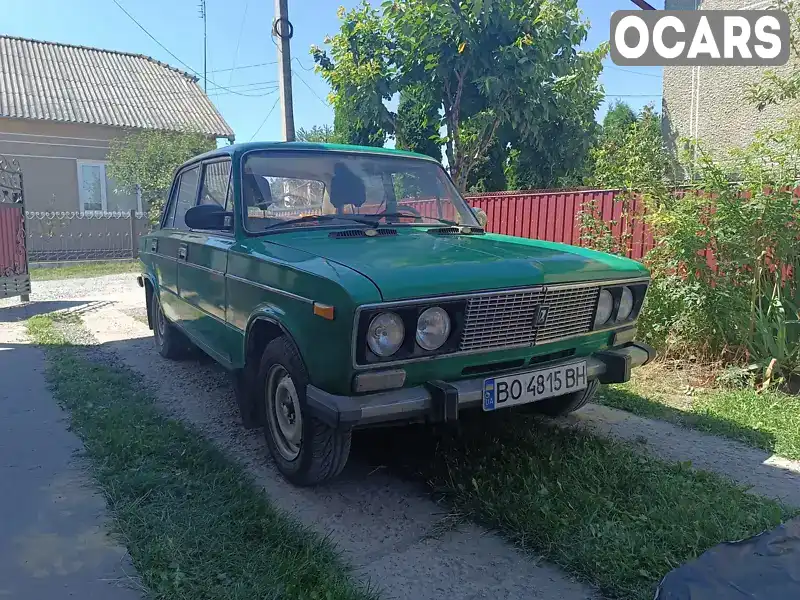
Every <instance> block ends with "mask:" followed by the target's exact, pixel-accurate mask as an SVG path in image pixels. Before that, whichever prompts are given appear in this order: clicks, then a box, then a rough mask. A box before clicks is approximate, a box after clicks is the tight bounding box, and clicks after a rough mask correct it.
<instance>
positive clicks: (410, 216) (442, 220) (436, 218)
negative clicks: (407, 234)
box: [378, 212, 459, 226]
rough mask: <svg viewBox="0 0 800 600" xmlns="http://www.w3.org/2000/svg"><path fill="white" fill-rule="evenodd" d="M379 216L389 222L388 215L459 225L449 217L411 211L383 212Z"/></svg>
mask: <svg viewBox="0 0 800 600" xmlns="http://www.w3.org/2000/svg"><path fill="white" fill-rule="evenodd" d="M378 216H379V217H380V218H384V217H387V220H386V222H387V223H388V222H389V220H388V217H392V218H403V217H405V218H406V219H417V220H419V219H431V220H433V221H436V222H437V223H444V224H445V225H456V226H458V225H459V224H458V223H456V222H455V221H449V220H447V219H440V218H439V217H429V216H422V215H415V214H412V213H409V212H396V213H381V214H380V215H378ZM423 225H424V223H423ZM430 225H433V223H430Z"/></svg>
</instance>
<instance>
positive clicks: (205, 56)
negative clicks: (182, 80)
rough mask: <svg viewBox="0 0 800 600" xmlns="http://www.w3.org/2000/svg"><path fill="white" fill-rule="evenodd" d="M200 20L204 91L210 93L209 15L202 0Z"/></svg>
mask: <svg viewBox="0 0 800 600" xmlns="http://www.w3.org/2000/svg"><path fill="white" fill-rule="evenodd" d="M200 18H201V19H203V91H204V92H205V93H208V14H207V13H206V0H200Z"/></svg>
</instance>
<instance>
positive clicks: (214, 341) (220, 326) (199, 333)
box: [175, 159, 235, 363]
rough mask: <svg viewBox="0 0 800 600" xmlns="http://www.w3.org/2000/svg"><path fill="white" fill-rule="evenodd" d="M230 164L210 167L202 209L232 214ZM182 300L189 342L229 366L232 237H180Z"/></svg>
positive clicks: (205, 177)
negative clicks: (206, 206) (214, 208)
mask: <svg viewBox="0 0 800 600" xmlns="http://www.w3.org/2000/svg"><path fill="white" fill-rule="evenodd" d="M230 170H231V163H230V160H228V159H225V160H218V161H214V162H209V163H205V164H204V165H203V171H202V176H201V182H200V193H199V197H198V204H218V205H219V206H222V207H224V208H226V210H231V208H230V206H229V205H231V206H232V200H231V194H232V192H231V191H229V181H230ZM175 237H176V240H177V242H178V294H179V296H180V299H181V301H182V302H181V325H182V326H183V328H184V329H185V331H186V332H187V333H188V334H189V336H190V337H191V338H192V339H193V340H194V341H195V343H197V345H198V346H200V347H201V348H202V349H203V350H205V351H206V352H207V353H208V354H211V355H212V356H213V357H214V358H215V359H217V360H218V361H220V362H222V363H227V362H229V361H230V352H229V348H230V347H231V339H232V337H233V336H234V334H235V331H234V330H233V329H232V328H231V327H230V326H229V325H228V323H227V320H226V309H227V304H228V302H227V296H226V286H225V273H226V272H227V270H228V250H229V249H230V247H231V246H232V245H233V244H234V238H233V232H232V231H197V230H185V231H182V232H181V233H179V234H177V235H176V236H175Z"/></svg>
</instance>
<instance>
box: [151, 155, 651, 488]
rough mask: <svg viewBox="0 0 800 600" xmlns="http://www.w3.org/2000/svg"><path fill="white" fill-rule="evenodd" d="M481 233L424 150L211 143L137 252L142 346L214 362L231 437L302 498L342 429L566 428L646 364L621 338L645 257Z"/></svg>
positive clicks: (337, 454) (342, 436)
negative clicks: (237, 423) (226, 380)
mask: <svg viewBox="0 0 800 600" xmlns="http://www.w3.org/2000/svg"><path fill="white" fill-rule="evenodd" d="M485 225H486V214H485V213H483V211H480V210H475V209H473V208H471V207H470V206H469V205H468V204H467V203H466V202H465V200H464V199H463V198H462V197H461V196H460V195H459V193H458V191H457V190H456V189H455V187H454V186H453V184H452V182H451V181H450V179H449V178H448V176H447V174H446V173H445V171H444V169H443V168H442V166H441V165H440V164H439V163H438V162H436V161H435V160H433V159H431V158H429V157H426V156H422V155H419V154H414V153H410V152H401V151H395V150H385V149H378V148H362V147H356V146H337V145H327V144H326V145H323V144H307V143H251V144H240V145H233V146H228V147H226V148H220V149H218V150H214V151H212V152H209V153H207V154H204V155H202V156H198V157H196V158H194V159H192V160H190V161H189V162H187V163H186V164H184V165H183V166H182V167H180V169H178V171H177V173H176V175H175V180H174V182H173V184H172V189H171V191H170V195H169V198H168V201H167V202H166V205H165V208H164V212H163V215H162V217H161V223H160V227H158V228H157V229H156V230H155V231H153V233H151V234H149V235H147V236H144V237H142V239H141V247H140V256H141V261H142V265H143V268H142V275H141V277H140V278H139V283H140V285H141V286H142V287H143V288H144V290H145V298H146V302H147V309H148V317H149V323H150V326H151V328H152V329H153V332H154V337H155V343H156V347H157V348H158V351H159V352H160V353H161V354H162V355H163V356H165V357H167V358H180V357H182V356H185V355H186V354H187V353H188V351H190V350H191V349H192V348H193V347H198V348H200V349H202V350H203V351H204V352H205V353H207V354H208V355H210V356H211V357H213V358H214V359H215V360H216V361H218V362H219V363H220V364H221V365H223V366H224V367H225V368H226V369H228V370H229V371H230V372H231V373H232V374H233V376H234V382H235V389H236V396H237V400H238V403H239V408H240V411H241V416H242V420H243V422H244V425H245V426H246V427H263V430H264V435H265V437H266V442H267V446H268V448H269V452H270V454H271V455H272V457H273V459H274V461H275V463H276V464H277V467H278V469H279V470H280V471H281V472H282V473H283V475H284V476H285V477H286V478H287V479H289V480H290V481H292V482H294V483H296V484H301V485H310V484H316V483H319V482H322V481H325V480H327V479H330V478H332V477H334V476H336V475H337V474H338V473H340V472H341V470H342V468H343V467H344V465H345V462H346V461H347V457H348V454H349V451H350V439H351V434H352V431H353V429H355V428H360V427H368V426H379V425H385V424H397V423H411V422H423V423H441V422H454V421H456V420H457V419H458V418H459V414H460V413H461V411H464V410H477V411H481V410H483V411H494V410H501V409H506V408H511V407H517V408H516V409H515V410H517V411H534V412H540V413H543V414H546V415H563V414H566V413H569V412H571V411H574V410H577V409H578V408H580V407H581V406H583V405H584V404H585V403H586V402H587V401H589V400H590V399H591V398H592V396H593V395H594V394H595V392H596V390H597V386H598V383H612V382H614V383H615V382H623V381H627V380H628V378H629V377H630V371H631V368H633V367H636V366H639V365H642V364H644V363H646V362H647V361H649V360H651V359H652V358H653V356H654V352H653V350H652V349H651V348H649V347H648V346H646V345H645V344H642V343H639V342H636V341H634V337H635V334H636V319H637V316H638V314H639V311H640V309H641V306H642V302H643V301H644V296H645V292H646V291H647V285H648V281H649V277H648V272H647V270H646V269H645V268H644V267H643V266H642V265H641V264H639V263H637V262H635V261H632V260H628V259H625V258H620V257H618V256H611V255H608V254H603V253H600V252H594V251H591V250H586V249H583V248H577V247H573V246H567V245H564V244H556V243H551V242H542V241H537V240H529V239H522V238H516V237H510V236H504V235H496V234H490V233H486V231H485V229H484V227H485Z"/></svg>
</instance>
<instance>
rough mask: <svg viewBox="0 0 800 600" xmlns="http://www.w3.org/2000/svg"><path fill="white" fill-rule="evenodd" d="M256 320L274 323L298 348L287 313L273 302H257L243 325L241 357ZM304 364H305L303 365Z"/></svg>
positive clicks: (301, 356)
mask: <svg viewBox="0 0 800 600" xmlns="http://www.w3.org/2000/svg"><path fill="white" fill-rule="evenodd" d="M258 321H268V322H269V323H272V324H274V325H277V326H278V327H279V328H280V330H281V331H282V332H283V335H285V336H286V337H288V338H289V339H290V340H291V342H292V344H294V346H295V348H297V349H298V350H300V346H299V345H298V343H297V339H296V336H295V335H294V333H293V328H292V326H291V324H290V320H289V319H288V316H287V314H286V313H285V312H284V311H283V310H282V309H281V308H280V307H278V306H276V305H275V304H270V303H265V304H259V305H258V306H257V307H256V308H255V310H253V312H252V313H250V316H249V317H248V318H247V326H246V327H245V334H244V339H243V344H244V346H243V348H242V354H241V356H242V357H245V358H246V357H247V348H248V346H249V343H250V334H251V332H252V329H253V325H255V323H256V322H258ZM300 358H301V360H302V359H303V355H302V351H301V352H300ZM304 366H305V365H304Z"/></svg>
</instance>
